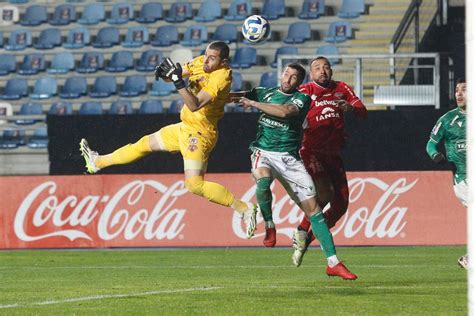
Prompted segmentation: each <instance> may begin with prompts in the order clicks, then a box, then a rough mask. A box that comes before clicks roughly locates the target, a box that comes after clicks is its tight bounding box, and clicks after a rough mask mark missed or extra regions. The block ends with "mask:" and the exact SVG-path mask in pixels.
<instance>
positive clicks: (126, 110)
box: [109, 100, 133, 114]
mask: <svg viewBox="0 0 474 316" xmlns="http://www.w3.org/2000/svg"><path fill="white" fill-rule="evenodd" d="M109 114H133V107H132V102H130V101H128V100H118V101H114V102H112V104H111V106H110V110H109Z"/></svg>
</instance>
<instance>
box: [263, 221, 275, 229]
mask: <svg viewBox="0 0 474 316" xmlns="http://www.w3.org/2000/svg"><path fill="white" fill-rule="evenodd" d="M265 228H275V223H274V222H273V221H265Z"/></svg>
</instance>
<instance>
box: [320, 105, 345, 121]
mask: <svg viewBox="0 0 474 316" xmlns="http://www.w3.org/2000/svg"><path fill="white" fill-rule="evenodd" d="M340 117H341V116H340V115H339V113H338V112H336V111H335V110H334V109H333V108H330V107H327V108H324V109H323V110H322V111H321V114H320V115H316V121H317V122H320V121H324V120H327V119H331V118H340Z"/></svg>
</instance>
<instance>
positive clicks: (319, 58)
mask: <svg viewBox="0 0 474 316" xmlns="http://www.w3.org/2000/svg"><path fill="white" fill-rule="evenodd" d="M317 60H325V61H326V62H327V63H328V64H329V66H331V63H330V62H329V59H327V58H326V57H324V56H318V57H316V58H314V59H313V60H311V62H310V63H309V66H310V67H311V65H312V64H313V63H314V62H315V61H317Z"/></svg>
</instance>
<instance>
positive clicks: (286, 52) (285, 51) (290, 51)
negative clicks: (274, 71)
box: [270, 46, 298, 68]
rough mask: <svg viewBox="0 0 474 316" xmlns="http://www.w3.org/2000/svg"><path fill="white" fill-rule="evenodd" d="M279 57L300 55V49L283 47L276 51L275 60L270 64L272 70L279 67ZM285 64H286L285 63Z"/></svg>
mask: <svg viewBox="0 0 474 316" xmlns="http://www.w3.org/2000/svg"><path fill="white" fill-rule="evenodd" d="M279 55H298V47H296V46H283V47H280V48H278V49H277V50H276V52H275V58H274V59H273V62H272V63H271V64H270V66H271V67H272V68H277V67H278V56H279ZM283 64H286V63H285V62H284V63H283Z"/></svg>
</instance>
